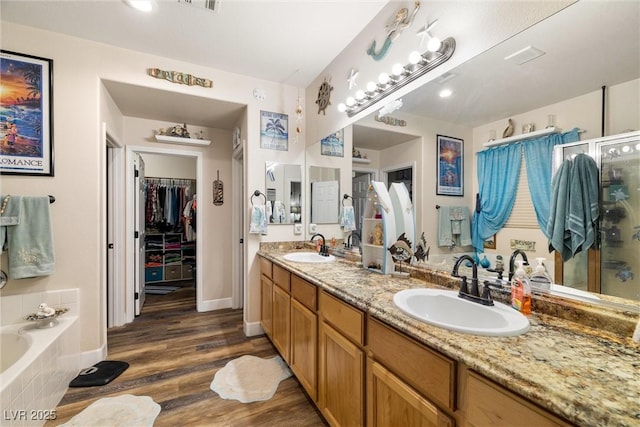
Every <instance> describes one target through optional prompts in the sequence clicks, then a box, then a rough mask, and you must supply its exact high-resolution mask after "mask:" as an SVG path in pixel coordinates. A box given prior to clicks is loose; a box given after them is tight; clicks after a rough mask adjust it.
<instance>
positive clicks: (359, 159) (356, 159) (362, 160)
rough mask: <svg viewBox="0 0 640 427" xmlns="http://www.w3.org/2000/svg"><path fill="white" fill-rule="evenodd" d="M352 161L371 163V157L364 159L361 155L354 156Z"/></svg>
mask: <svg viewBox="0 0 640 427" xmlns="http://www.w3.org/2000/svg"><path fill="white" fill-rule="evenodd" d="M351 161H352V162H353V163H366V164H369V163H371V159H363V158H361V157H352V158H351Z"/></svg>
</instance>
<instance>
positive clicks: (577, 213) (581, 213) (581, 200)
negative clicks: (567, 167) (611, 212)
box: [567, 154, 600, 255]
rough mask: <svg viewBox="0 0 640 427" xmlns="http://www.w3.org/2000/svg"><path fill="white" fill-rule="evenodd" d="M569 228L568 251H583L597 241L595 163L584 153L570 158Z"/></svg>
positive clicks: (596, 167) (596, 178)
mask: <svg viewBox="0 0 640 427" xmlns="http://www.w3.org/2000/svg"><path fill="white" fill-rule="evenodd" d="M569 191H570V194H569V210H568V211H567V213H568V215H569V220H568V229H569V232H570V233H571V253H572V254H573V255H575V254H577V253H578V252H580V251H586V250H588V249H589V248H590V247H592V246H593V245H594V244H595V243H596V230H597V225H598V218H599V217H600V209H599V204H598V203H599V189H598V166H597V165H596V162H595V160H593V159H592V158H591V157H590V156H588V155H586V154H578V155H577V156H576V157H575V158H574V159H573V168H572V169H571V182H570V184H569Z"/></svg>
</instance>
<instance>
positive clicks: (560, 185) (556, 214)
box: [547, 160, 572, 261]
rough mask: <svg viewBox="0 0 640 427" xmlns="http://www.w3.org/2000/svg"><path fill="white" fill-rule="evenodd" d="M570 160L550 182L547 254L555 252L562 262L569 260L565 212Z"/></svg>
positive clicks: (569, 239)
mask: <svg viewBox="0 0 640 427" xmlns="http://www.w3.org/2000/svg"><path fill="white" fill-rule="evenodd" d="M571 167H572V162H571V160H565V161H564V162H562V164H561V165H560V168H559V169H558V171H557V172H556V174H555V175H554V177H553V180H552V181H551V203H550V209H549V222H547V236H549V252H553V250H556V251H558V252H559V253H560V255H561V256H562V259H563V260H565V261H566V260H568V259H570V258H571V256H572V254H571V236H570V234H569V232H568V230H567V229H566V225H565V220H566V218H567V215H566V212H568V210H569V209H568V208H569V181H570V176H571Z"/></svg>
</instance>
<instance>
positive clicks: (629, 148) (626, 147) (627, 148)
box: [622, 145, 631, 153]
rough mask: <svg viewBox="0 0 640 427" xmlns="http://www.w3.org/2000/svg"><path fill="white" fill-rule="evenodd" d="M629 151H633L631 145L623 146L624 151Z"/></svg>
mask: <svg viewBox="0 0 640 427" xmlns="http://www.w3.org/2000/svg"><path fill="white" fill-rule="evenodd" d="M629 151H631V147H629V146H628V145H625V146H624V147H622V152H623V153H628V152H629Z"/></svg>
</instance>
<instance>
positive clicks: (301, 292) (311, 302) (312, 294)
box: [291, 274, 318, 311]
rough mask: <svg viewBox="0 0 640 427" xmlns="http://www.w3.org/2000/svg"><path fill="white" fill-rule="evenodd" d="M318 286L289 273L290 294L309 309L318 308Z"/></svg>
mask: <svg viewBox="0 0 640 427" xmlns="http://www.w3.org/2000/svg"><path fill="white" fill-rule="evenodd" d="M317 295H318V288H317V287H316V286H315V285H313V284H311V283H309V282H307V281H306V280H304V279H302V278H300V277H298V276H296V275H295V274H292V275H291V296H292V297H294V298H295V299H297V300H298V301H300V302H301V303H302V304H303V305H304V306H305V307H307V308H308V309H309V310H312V311H316V309H317V308H318V298H317Z"/></svg>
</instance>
